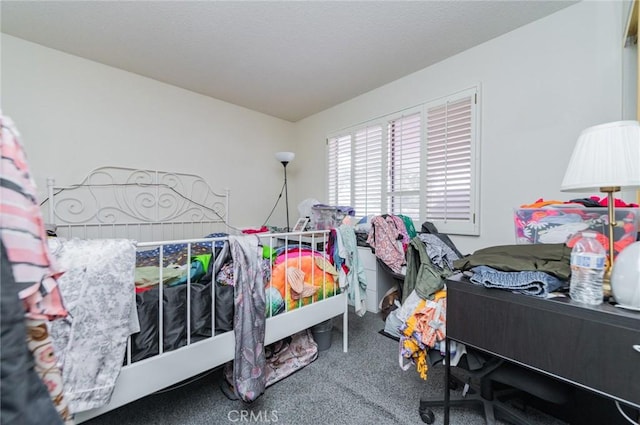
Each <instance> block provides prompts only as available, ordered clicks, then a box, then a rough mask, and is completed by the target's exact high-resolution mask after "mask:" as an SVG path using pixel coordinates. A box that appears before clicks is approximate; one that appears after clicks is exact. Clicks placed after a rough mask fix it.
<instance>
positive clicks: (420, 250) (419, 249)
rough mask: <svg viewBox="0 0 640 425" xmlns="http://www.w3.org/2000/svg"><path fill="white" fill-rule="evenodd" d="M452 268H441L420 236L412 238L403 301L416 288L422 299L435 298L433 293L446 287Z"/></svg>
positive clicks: (408, 250)
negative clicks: (430, 255) (445, 283)
mask: <svg viewBox="0 0 640 425" xmlns="http://www.w3.org/2000/svg"><path fill="white" fill-rule="evenodd" d="M452 274H453V272H452V271H451V270H440V269H439V268H438V267H436V266H435V265H434V264H433V263H432V262H431V258H429V254H427V248H426V247H425V245H424V242H422V240H420V238H419V237H415V238H413V239H411V241H410V242H409V246H408V247H407V275H406V276H405V278H404V285H403V287H402V303H404V302H405V300H406V299H407V297H408V296H409V295H410V294H411V292H412V291H413V290H414V289H415V291H416V294H418V296H419V297H420V298H422V299H425V300H429V299H433V294H435V293H436V292H437V291H439V290H440V289H442V288H443V287H444V282H445V280H446V278H447V277H449V276H451V275H452Z"/></svg>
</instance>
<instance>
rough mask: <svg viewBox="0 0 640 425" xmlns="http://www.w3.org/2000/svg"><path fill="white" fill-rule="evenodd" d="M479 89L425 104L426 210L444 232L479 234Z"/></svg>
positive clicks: (428, 216) (427, 214)
mask: <svg viewBox="0 0 640 425" xmlns="http://www.w3.org/2000/svg"><path fill="white" fill-rule="evenodd" d="M476 107H477V96H476V90H475V89H473V90H470V91H466V92H464V93H462V94H460V95H458V96H455V97H450V98H448V99H445V100H443V101H439V102H437V103H432V104H429V105H427V107H426V162H425V163H426V169H425V173H424V179H425V192H424V195H425V214H426V219H427V220H428V221H431V222H433V223H434V224H435V225H436V227H437V228H438V230H439V231H440V232H442V233H451V234H474V235H477V234H479V233H478V230H479V223H478V220H477V211H476V209H477V204H478V202H477V196H478V191H477V183H478V177H477V166H476V161H475V152H476Z"/></svg>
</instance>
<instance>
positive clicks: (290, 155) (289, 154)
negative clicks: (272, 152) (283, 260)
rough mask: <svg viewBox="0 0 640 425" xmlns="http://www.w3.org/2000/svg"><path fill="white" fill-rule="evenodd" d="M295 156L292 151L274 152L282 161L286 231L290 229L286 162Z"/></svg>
mask: <svg viewBox="0 0 640 425" xmlns="http://www.w3.org/2000/svg"><path fill="white" fill-rule="evenodd" d="M295 157H296V154H295V153H293V152H276V159H277V160H278V161H280V163H282V166H283V167H284V202H285V204H286V208H287V232H288V231H289V230H291V227H289V192H288V190H287V164H289V163H290V162H291V161H293V158H295ZM280 196H282V192H280Z"/></svg>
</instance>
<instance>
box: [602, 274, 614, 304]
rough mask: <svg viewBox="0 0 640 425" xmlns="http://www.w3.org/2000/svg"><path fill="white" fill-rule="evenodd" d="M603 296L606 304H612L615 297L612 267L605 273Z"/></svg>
mask: <svg viewBox="0 0 640 425" xmlns="http://www.w3.org/2000/svg"><path fill="white" fill-rule="evenodd" d="M602 296H603V299H604V302H610V301H611V298H612V297H613V291H612V290H611V267H607V268H606V269H605V271H604V277H603V278H602Z"/></svg>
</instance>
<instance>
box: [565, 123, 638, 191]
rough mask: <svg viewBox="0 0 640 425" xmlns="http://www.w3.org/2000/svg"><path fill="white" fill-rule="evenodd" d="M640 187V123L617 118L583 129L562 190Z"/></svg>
mask: <svg viewBox="0 0 640 425" xmlns="http://www.w3.org/2000/svg"><path fill="white" fill-rule="evenodd" d="M601 187H620V188H627V189H631V188H638V187H640V123H639V122H638V121H616V122H611V123H607V124H601V125H596V126H594V127H589V128H587V129H585V130H583V131H582V133H580V137H578V142H577V143H576V146H575V148H574V149H573V154H572V155H571V159H570V160H569V165H568V167H567V171H566V173H565V175H564V179H563V181H562V186H561V187H560V190H561V191H563V192H593V191H599V190H600V188H601Z"/></svg>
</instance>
